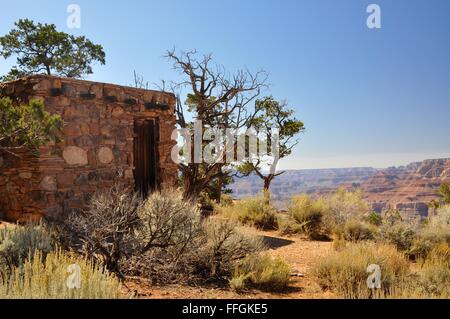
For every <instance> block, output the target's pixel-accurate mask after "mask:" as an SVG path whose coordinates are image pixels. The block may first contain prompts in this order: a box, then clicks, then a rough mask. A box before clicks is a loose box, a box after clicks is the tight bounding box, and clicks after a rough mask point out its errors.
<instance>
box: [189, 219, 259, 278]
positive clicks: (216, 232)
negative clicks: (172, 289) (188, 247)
mask: <svg viewBox="0 0 450 319" xmlns="http://www.w3.org/2000/svg"><path fill="white" fill-rule="evenodd" d="M203 229H204V238H203V240H202V241H201V242H199V247H197V248H196V249H195V250H193V251H191V253H190V254H189V255H188V256H187V258H186V262H185V265H184V266H185V267H186V265H189V268H190V273H191V275H192V276H195V277H197V278H202V279H206V280H208V279H209V280H211V279H213V280H215V281H219V282H220V281H222V282H225V281H227V280H228V279H229V278H230V277H231V275H232V272H233V269H234V267H235V265H236V263H237V262H239V261H240V260H242V259H243V258H245V257H246V256H248V255H249V254H254V253H258V252H260V251H262V250H263V249H264V245H263V242H262V240H261V238H259V237H256V236H254V235H248V234H245V233H243V232H241V231H240V230H239V229H238V228H237V225H236V223H235V222H233V221H228V220H216V219H210V220H207V221H205V223H204V224H203Z"/></svg>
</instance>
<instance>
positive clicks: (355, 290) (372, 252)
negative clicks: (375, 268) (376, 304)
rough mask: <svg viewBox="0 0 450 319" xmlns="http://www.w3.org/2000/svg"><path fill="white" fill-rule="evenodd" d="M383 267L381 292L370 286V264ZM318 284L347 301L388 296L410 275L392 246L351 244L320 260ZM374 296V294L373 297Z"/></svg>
mask: <svg viewBox="0 0 450 319" xmlns="http://www.w3.org/2000/svg"><path fill="white" fill-rule="evenodd" d="M371 264H375V265H379V266H380V268H381V290H371V289H369V288H368V287H367V278H368V276H369V273H368V271H367V268H368V266H369V265H371ZM314 274H315V276H316V278H317V281H318V282H319V284H320V285H321V286H322V287H323V288H325V289H331V290H333V291H336V292H337V293H339V294H340V295H341V296H342V297H344V298H370V297H381V296H389V295H390V294H392V293H393V291H394V290H395V289H396V288H398V287H400V285H401V284H402V283H403V282H404V281H405V279H406V276H408V274H409V264H408V261H407V260H406V258H405V257H404V255H403V254H401V253H399V252H398V251H397V250H396V249H395V248H394V247H393V246H389V245H380V244H374V243H358V244H348V245H347V247H345V248H343V249H342V250H340V251H336V252H333V253H331V254H330V255H328V256H326V257H324V258H322V259H320V260H319V261H318V262H317V264H316V265H315V267H314ZM374 293H375V294H374Z"/></svg>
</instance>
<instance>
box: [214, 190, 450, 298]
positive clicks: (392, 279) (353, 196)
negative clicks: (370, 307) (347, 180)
mask: <svg viewBox="0 0 450 319" xmlns="http://www.w3.org/2000/svg"><path fill="white" fill-rule="evenodd" d="M256 203H258V204H259V206H258V205H256ZM264 203H265V202H264V196H256V197H253V198H246V199H244V200H239V201H236V202H235V203H234V204H232V205H230V204H227V205H217V207H216V213H217V214H218V215H219V216H223V217H227V218H230V219H234V220H236V221H239V222H241V223H243V224H245V225H254V226H256V227H260V228H261V226H258V225H261V223H259V221H260V220H262V219H261V216H268V215H270V216H274V218H275V219H276V221H277V222H276V224H275V227H276V229H277V231H278V232H279V233H281V234H282V235H285V236H291V237H292V236H304V237H305V238H307V239H309V240H322V241H323V240H325V241H332V242H333V245H332V246H333V251H332V252H331V253H330V254H327V255H325V256H322V257H321V258H319V259H318V260H317V261H316V262H315V263H314V265H313V269H312V274H313V276H314V277H315V278H316V281H317V283H318V284H319V285H320V286H321V287H322V289H324V291H332V292H334V293H336V294H337V296H341V297H344V298H448V296H449V295H448V289H449V288H448V287H450V268H449V262H450V259H449V256H450V255H449V253H450V250H449V243H450V241H449V234H450V227H449V212H450V207H449V206H448V205H441V206H440V207H439V208H437V210H436V212H435V214H434V215H432V216H430V217H429V218H428V219H426V220H424V221H422V222H421V223H411V222H407V221H405V220H403V219H402V217H401V214H400V212H399V211H396V210H386V211H384V212H383V213H382V214H378V213H374V212H372V211H371V210H370V206H369V205H368V203H367V202H366V201H365V200H364V199H363V196H362V193H361V192H351V191H346V190H344V189H339V190H337V191H336V192H334V193H331V194H328V195H324V196H318V197H311V196H308V195H296V196H294V197H293V198H292V200H291V203H290V205H289V207H288V209H287V211H285V212H277V211H276V210H275V209H274V208H273V207H271V206H267V204H266V206H264ZM256 207H259V209H258V212H259V214H257V213H252V214H249V213H248V211H249V208H254V209H256ZM250 211H252V210H250ZM268 212H270V213H268ZM243 216H245V218H244V217H243ZM270 220H272V218H271V219H270ZM270 225H272V224H270ZM298 258H301V253H299V256H298ZM259 263H260V264H261V265H262V264H264V263H265V264H267V265H269V264H270V262H269V261H268V260H267V261H265V262H263V261H260V262H259ZM369 265H378V266H379V267H380V269H381V288H379V289H370V288H368V286H367V278H368V276H369V275H370V271H369V272H368V266H369ZM261 267H263V266H261ZM267 267H269V266H267ZM279 267H281V266H279ZM243 269H245V267H243V268H242V266H241V270H240V272H237V273H235V276H234V277H233V279H232V287H233V288H234V289H237V290H238V289H239V287H242V286H245V284H246V282H247V281H248V279H247V281H246V279H245V278H246V276H245V273H246V272H245V271H244V270H243ZM269 272H270V271H269Z"/></svg>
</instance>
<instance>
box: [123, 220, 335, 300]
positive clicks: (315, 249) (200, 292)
mask: <svg viewBox="0 0 450 319" xmlns="http://www.w3.org/2000/svg"><path fill="white" fill-rule="evenodd" d="M243 230H244V231H245V232H250V233H254V234H257V235H259V236H263V239H264V242H265V243H266V244H267V245H268V246H269V247H272V248H271V249H269V250H268V253H269V254H270V255H271V256H274V257H280V258H282V259H284V260H285V261H286V262H287V263H288V264H289V265H290V266H291V267H292V269H293V270H294V272H296V273H299V274H301V276H293V277H292V282H291V285H290V286H291V287H290V289H289V290H288V291H287V292H284V293H266V292H261V291H257V290H254V291H249V292H246V293H243V294H238V293H236V292H234V291H232V290H230V289H218V288H205V287H186V286H182V285H168V286H161V287H157V286H151V285H149V284H148V283H146V282H145V281H143V280H141V279H133V280H129V281H127V286H128V288H129V290H128V289H124V292H125V291H127V290H128V291H132V292H133V293H135V294H136V295H137V296H138V297H140V298H163V299H177V298H183V299H184V298H186V299H197V298H198V299H221V298H232V299H252V298H255V299H256V298H261V299H265V298H290V299H292V298H294V299H305V298H334V297H335V296H334V295H333V294H331V293H330V292H323V291H322V290H321V289H320V287H319V286H318V285H317V283H316V282H315V281H314V278H313V277H312V275H311V273H310V270H311V265H312V264H313V263H314V261H315V260H316V258H318V257H320V256H323V255H326V254H327V253H328V252H329V251H330V250H331V249H332V244H331V243H330V242H318V241H310V240H307V239H305V238H299V237H281V236H279V234H278V233H277V232H262V231H257V230H255V229H253V228H244V229H243Z"/></svg>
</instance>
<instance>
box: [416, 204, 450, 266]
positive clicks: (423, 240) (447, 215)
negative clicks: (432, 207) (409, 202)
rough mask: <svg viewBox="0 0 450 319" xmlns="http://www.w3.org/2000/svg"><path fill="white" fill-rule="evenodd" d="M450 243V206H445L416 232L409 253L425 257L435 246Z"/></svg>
mask: <svg viewBox="0 0 450 319" xmlns="http://www.w3.org/2000/svg"><path fill="white" fill-rule="evenodd" d="M440 244H450V206H449V205H447V206H443V207H441V208H439V209H438V210H437V211H436V214H435V215H432V216H430V217H429V219H428V220H427V223H426V224H425V225H424V226H423V227H422V228H421V229H419V230H418V231H417V232H416V236H415V237H414V238H413V239H412V241H411V245H410V248H409V251H408V254H409V255H410V256H411V257H413V258H415V259H425V258H426V257H427V255H428V254H429V253H430V252H431V251H432V250H433V248H434V247H436V246H439V245H440Z"/></svg>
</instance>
